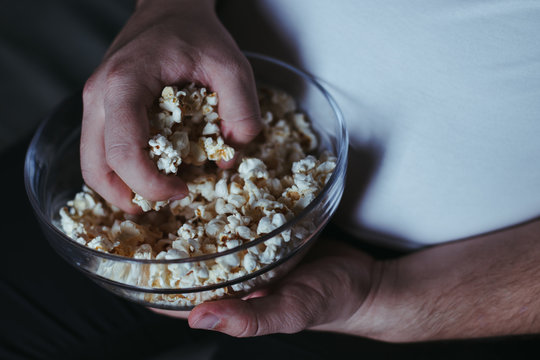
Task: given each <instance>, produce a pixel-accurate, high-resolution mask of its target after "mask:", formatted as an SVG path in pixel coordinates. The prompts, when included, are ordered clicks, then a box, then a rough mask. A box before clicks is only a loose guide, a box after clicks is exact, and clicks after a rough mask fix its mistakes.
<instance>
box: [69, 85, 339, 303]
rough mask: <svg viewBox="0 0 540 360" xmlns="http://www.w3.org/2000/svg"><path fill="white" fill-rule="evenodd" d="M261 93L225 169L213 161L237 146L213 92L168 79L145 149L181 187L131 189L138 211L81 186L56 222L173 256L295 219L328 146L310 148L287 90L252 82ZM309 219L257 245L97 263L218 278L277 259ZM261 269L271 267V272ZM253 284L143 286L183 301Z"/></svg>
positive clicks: (161, 276) (104, 247) (96, 241)
mask: <svg viewBox="0 0 540 360" xmlns="http://www.w3.org/2000/svg"><path fill="white" fill-rule="evenodd" d="M258 94H259V103H260V107H261V114H262V119H263V130H262V132H261V134H260V135H259V137H257V138H256V139H255V140H254V141H253V142H252V143H251V144H249V145H248V146H247V147H246V148H244V149H243V150H242V151H241V153H240V154H239V155H240V156H239V159H240V161H239V165H238V166H236V167H235V168H233V169H229V170H223V169H220V168H218V167H217V166H216V164H215V162H216V161H219V160H230V159H232V158H233V156H234V155H235V150H234V149H233V148H232V147H230V146H229V145H227V144H226V142H225V141H224V139H223V138H222V136H221V131H220V126H219V125H220V121H221V119H220V118H219V115H218V114H217V112H216V108H217V104H218V98H217V95H216V94H215V93H211V92H208V91H207V90H206V89H205V88H198V87H196V86H195V85H193V84H192V85H190V86H188V87H186V88H184V89H181V90H178V89H177V88H175V87H165V88H164V89H163V92H162V95H161V97H160V99H159V105H158V109H159V110H157V111H155V112H154V113H152V114H150V125H151V134H150V135H151V136H150V139H149V141H148V151H149V156H150V158H152V159H153V160H154V161H155V163H156V166H157V167H158V169H159V170H160V171H162V172H164V173H166V174H177V175H178V176H181V178H182V179H183V180H184V181H185V182H186V184H187V185H188V189H189V194H188V196H186V197H185V198H184V199H181V200H177V201H174V202H171V203H168V202H167V201H158V202H152V201H148V200H145V199H143V198H142V197H141V196H140V195H138V194H134V198H133V202H135V203H136V204H138V205H139V206H141V208H142V209H143V210H144V211H145V213H144V214H142V215H137V216H135V215H129V214H126V213H124V212H122V211H121V210H119V209H118V208H116V207H115V206H113V205H111V204H109V203H107V202H106V201H105V200H104V199H102V198H101V197H100V196H99V195H98V194H96V193H95V192H93V191H92V190H91V189H90V188H88V187H87V186H83V189H82V192H80V193H78V194H77V195H76V196H75V198H74V199H73V200H70V201H69V202H68V203H67V206H65V207H63V208H62V209H61V210H60V217H61V227H62V229H63V231H64V232H65V233H66V234H67V235H68V236H69V237H70V238H72V239H73V240H74V241H76V242H78V243H80V244H82V245H85V246H88V247H90V248H92V249H94V250H97V251H102V252H106V253H110V254H116V255H121V256H125V257H129V258H134V259H147V260H152V259H154V260H175V259H188V258H195V257H198V256H201V255H207V254H215V253H219V252H223V251H227V250H230V249H234V248H236V247H238V246H240V245H242V244H245V243H248V242H251V241H253V240H254V239H257V238H259V237H260V236H263V235H265V234H268V233H270V232H272V231H274V230H275V229H278V228H280V227H281V226H282V225H284V224H286V223H287V222H288V221H290V220H292V219H293V218H294V217H295V216H296V215H298V214H299V213H300V212H301V211H302V210H303V209H304V208H305V207H306V206H308V205H309V203H311V202H312V201H313V200H314V199H315V197H316V196H317V195H318V194H319V192H320V191H321V189H322V188H323V187H324V186H325V184H326V183H327V182H328V180H329V178H330V176H331V174H332V172H333V171H334V168H335V166H336V158H335V157H334V156H333V155H332V154H330V153H328V152H324V153H322V154H319V155H318V156H316V155H314V154H313V152H314V150H315V149H316V148H317V144H318V140H317V136H316V135H315V133H314V132H313V130H312V128H311V126H310V123H309V121H308V119H307V117H306V116H305V115H304V114H302V113H301V112H299V111H298V110H297V109H296V104H295V102H294V99H293V98H292V97H291V96H290V95H288V94H286V93H284V92H282V91H278V90H275V89H269V88H261V89H259V93H258ZM181 164H183V165H182V167H180V165H181ZM171 176H174V175H171ZM312 225H313V224H312ZM313 227H314V226H310V225H305V224H296V225H295V226H292V227H288V228H286V229H285V230H283V231H281V232H279V233H278V234H277V235H276V236H273V237H272V238H270V239H268V240H266V241H264V242H261V243H259V244H257V245H255V246H250V247H248V248H246V249H244V250H240V251H237V252H231V253H230V254H227V255H225V256H218V257H215V258H212V259H210V260H204V261H202V260H201V261H191V262H189V261H188V262H179V263H165V264H155V263H152V264H146V263H145V264H142V265H140V264H135V263H122V262H120V263H119V262H114V261H110V260H107V259H103V261H102V263H100V264H98V265H97V266H96V268H95V272H96V273H97V274H98V275H100V276H102V277H104V278H107V279H110V280H113V281H117V282H121V283H123V284H128V285H134V286H139V287H143V288H151V289H155V288H162V289H183V288H194V287H200V286H208V285H213V284H219V283H222V282H226V281H230V280H232V279H236V278H240V277H243V276H245V275H248V274H251V273H254V272H256V271H259V270H261V269H264V268H265V267H267V266H268V265H270V264H272V263H275V262H276V261H278V260H279V259H281V258H283V257H284V256H285V255H286V254H288V253H289V252H291V251H293V249H295V248H296V247H297V245H298V244H299V243H300V242H302V241H303V240H304V239H305V238H306V237H308V236H310V235H312V233H313V231H314V228H313ZM263 275H264V276H265V277H272V276H273V275H272V272H267V273H265V274H263ZM252 286H255V283H253V282H242V283H239V284H237V285H233V286H232V287H227V288H218V289H215V290H212V291H206V292H205V293H204V295H202V294H197V293H191V294H183V295H177V294H171V295H162V294H142V295H141V296H144V299H145V301H149V302H152V303H166V304H179V305H187V306H189V305H196V304H198V303H200V302H202V301H205V300H210V299H215V298H220V297H223V296H225V295H227V293H230V292H236V291H238V292H240V291H247V290H249V289H250V288H251V287H252Z"/></svg>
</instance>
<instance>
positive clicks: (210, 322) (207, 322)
mask: <svg viewBox="0 0 540 360" xmlns="http://www.w3.org/2000/svg"><path fill="white" fill-rule="evenodd" d="M218 324H219V318H218V317H217V316H215V315H214V314H204V315H203V316H201V317H200V318H198V319H197V321H195V323H194V324H193V325H192V327H193V328H195V329H208V330H212V329H214V328H215V327H216V326H217V325H218Z"/></svg>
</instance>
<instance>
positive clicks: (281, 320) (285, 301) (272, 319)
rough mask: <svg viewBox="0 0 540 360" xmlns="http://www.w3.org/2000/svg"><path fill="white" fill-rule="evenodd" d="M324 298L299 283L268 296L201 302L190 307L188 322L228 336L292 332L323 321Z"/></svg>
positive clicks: (193, 325)
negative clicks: (194, 306) (191, 308)
mask: <svg viewBox="0 0 540 360" xmlns="http://www.w3.org/2000/svg"><path fill="white" fill-rule="evenodd" d="M325 304H326V300H325V299H324V298H323V297H322V296H321V293H319V292H317V291H316V290H314V289H313V288H311V287H308V286H304V285H302V284H300V283H297V284H289V285H287V287H286V289H283V290H280V291H278V292H277V293H274V294H271V295H268V296H255V297H251V298H249V299H245V300H241V299H230V300H221V301H215V302H209V303H204V304H201V305H199V306H197V307H196V308H194V309H193V310H192V311H191V314H190V315H189V318H188V320H189V325H190V326H191V327H193V328H198V329H208V330H216V331H220V332H223V333H226V334H229V335H231V336H237V337H251V336H260V335H266V334H272V333H295V332H298V331H301V330H303V329H306V328H308V327H310V326H313V325H317V324H318V323H319V321H322V320H323V319H322V317H321V316H319V315H320V314H321V313H322V312H324V311H325V308H326V305H325Z"/></svg>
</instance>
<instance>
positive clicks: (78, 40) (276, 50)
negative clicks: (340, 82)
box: [0, 0, 540, 359]
mask: <svg viewBox="0 0 540 360" xmlns="http://www.w3.org/2000/svg"><path fill="white" fill-rule="evenodd" d="M245 3H246V7H245V13H243V14H230V13H227V11H228V9H227V7H226V6H225V5H222V4H219V5H218V10H219V11H220V13H221V14H225V15H226V18H227V19H228V20H227V21H225V24H226V25H227V27H228V28H229V29H230V30H231V31H232V33H233V35H235V37H236V38H237V39H238V41H239V44H240V46H241V47H242V48H243V49H246V50H255V51H259V52H263V53H267V54H269V55H274V56H277V57H280V58H282V59H285V60H288V61H291V62H293V63H296V64H297V65H300V66H301V64H299V60H298V59H297V58H296V55H295V53H294V49H293V48H291V46H289V44H288V42H287V39H282V38H279V37H278V35H276V33H275V32H274V31H273V29H271V28H270V27H268V26H267V25H266V24H265V22H264V14H261V13H260V12H259V11H258V9H257V8H256V6H255V5H253V4H251V3H250V2H245ZM132 7H133V4H132V1H126V0H114V1H107V0H103V1H92V0H78V1H69V0H63V1H60V0H49V1H30V0H20V1H16V2H15V1H13V2H10V3H7V2H4V3H3V4H2V5H1V7H0V9H1V10H0V80H1V83H0V95H1V96H0V104H1V105H0V119H1V120H0V161H1V162H0V163H1V164H2V166H3V169H4V170H2V172H1V173H2V179H1V181H2V189H3V196H2V199H3V200H4V201H3V204H4V205H3V206H2V207H0V226H1V228H2V230H3V232H2V235H3V236H2V240H1V245H0V246H1V247H0V249H1V254H2V261H1V262H0V274H1V276H0V289H1V300H0V301H1V302H0V319H1V320H0V321H1V327H0V335H1V336H0V358H1V359H19V358H20V359H34V358H41V359H62V358H67V359H86V358H88V359H97V358H99V359H109V358H131V359H139V358H140V359H176V358H182V359H224V358H234V359H244V358H245V359H276V358H278V359H279V358H282V359H289V358H290V359H292V358H294V359H334V358H337V359H339V358H345V357H354V358H360V357H362V358H368V359H370V358H375V357H377V358H397V357H405V358H408V357H415V358H420V359H424V358H425V359H427V358H430V359H431V358H437V359H454V358H464V359H469V358H471V359H472V358H475V359H478V358H480V359H484V358H485V359H503V358H510V357H512V358H521V357H525V354H526V353H527V350H533V353H534V351H535V350H536V349H537V348H538V345H540V342H539V337H538V336H521V337H511V338H496V339H479V340H469V341H444V342H431V343H420V344H386V343H382V342H377V341H371V340H367V339H361V338H356V337H352V336H344V335H338V334H327V333H316V332H309V331H305V332H301V333H299V334H294V335H285V334H278V335H271V336H264V337H259V338H252V339H235V338H231V337H229V336H226V335H222V334H217V333H212V332H206V331H199V330H191V329H189V327H188V326H187V323H186V321H184V320H178V319H171V318H166V317H162V316H159V315H156V314H154V313H152V312H150V311H148V310H146V309H145V308H143V307H141V306H139V305H136V304H132V303H129V302H127V301H124V300H122V299H120V298H118V297H116V296H114V295H112V294H110V293H108V292H106V291H105V290H102V289H101V288H99V287H97V286H96V285H95V284H94V283H92V282H91V281H90V280H88V279H87V278H86V277H85V276H83V275H82V274H81V273H79V272H78V271H77V270H75V269H74V268H72V267H70V266H69V265H68V264H67V263H65V262H64V261H63V260H62V259H60V257H59V256H58V255H56V254H55V253H54V252H53V250H52V249H51V248H50V246H49V245H48V243H47V242H46V240H45V238H44V236H43V235H42V232H41V229H40V228H39V226H38V224H37V222H36V220H35V218H34V214H33V212H32V209H31V206H30V204H29V202H28V198H27V196H26V193H25V189H24V182H23V162H24V155H25V151H26V148H27V146H28V143H29V141H30V138H31V135H32V133H33V131H34V130H35V127H36V126H37V124H38V123H39V122H40V121H41V120H42V119H44V118H45V117H46V116H49V115H50V114H51V113H53V109H54V108H55V107H56V106H58V104H59V103H60V102H61V101H62V100H63V99H64V98H66V97H67V96H69V95H71V94H73V93H76V92H78V91H80V89H81V88H82V86H83V84H84V82H85V80H86V79H87V78H88V76H90V74H91V73H92V71H93V70H94V69H95V67H96V66H97V65H98V64H99V62H100V60H101V57H102V56H103V53H104V52H105V50H106V48H107V46H108V44H109V43H110V42H111V41H112V39H113V37H114V36H115V34H116V33H117V32H118V31H119V29H120V28H121V26H122V24H123V23H124V22H125V21H126V20H127V18H128V16H129V14H130V11H131V9H132ZM250 24H257V26H259V27H261V28H263V29H265V30H266V31H267V32H268V38H269V39H270V40H269V42H264V43H262V42H261V41H259V40H260V39H251V38H250V37H249V36H246V33H245V32H243V30H242V29H243V27H245V26H250ZM269 44H273V45H269ZM270 49H271V51H270ZM328 231H338V230H336V229H334V228H330V229H328ZM341 235H342V236H343V237H346V235H345V234H341ZM366 250H368V251H370V252H372V253H373V254H375V255H376V256H380V257H386V256H394V255H395V254H392V253H389V252H386V251H385V250H383V249H375V248H366ZM536 353H538V350H536Z"/></svg>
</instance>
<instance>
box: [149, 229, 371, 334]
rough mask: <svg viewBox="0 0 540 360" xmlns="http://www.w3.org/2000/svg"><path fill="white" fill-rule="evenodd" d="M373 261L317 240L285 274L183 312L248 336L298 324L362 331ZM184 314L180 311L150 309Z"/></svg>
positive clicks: (206, 325)
mask: <svg viewBox="0 0 540 360" xmlns="http://www.w3.org/2000/svg"><path fill="white" fill-rule="evenodd" d="M377 279H378V265H377V263H376V262H375V261H374V260H373V259H372V258H371V257H369V256H368V255H366V254H364V253H362V252H361V251H358V250H356V249H354V248H352V247H350V246H348V245H346V244H344V243H342V242H339V241H332V240H326V239H324V240H323V239H321V241H320V242H319V243H318V244H316V245H315V247H314V248H313V249H312V250H310V252H309V253H308V255H307V257H306V258H305V259H304V260H303V261H302V263H301V264H300V265H298V266H297V267H296V268H295V269H294V270H293V271H292V272H291V273H290V274H288V275H287V276H286V277H284V278H283V279H280V280H279V282H277V283H276V285H275V286H274V287H272V288H270V289H266V290H263V291H258V292H256V293H254V294H251V295H250V296H248V297H246V298H244V299H226V300H218V301H213V302H207V303H203V304H201V305H198V306H197V307H195V308H194V309H193V310H192V311H191V313H190V314H189V318H188V321H189V324H190V326H191V327H193V328H203V329H211V330H216V331H220V332H223V333H226V334H229V335H232V336H237V337H248V336H259V335H265V334H270V333H294V332H298V331H301V330H304V329H314V330H325V331H333V332H343V333H354V334H359V335H366V334H368V333H369V330H370V329H368V326H366V327H365V329H362V328H361V326H362V325H361V321H358V319H361V318H362V317H363V313H364V311H365V308H366V306H367V304H368V303H369V297H370V295H371V290H372V289H374V288H375V286H374V284H375V283H376V282H377ZM156 311H157V312H159V313H162V314H166V315H169V316H175V317H180V318H185V316H186V313H185V312H176V311H168V310H156Z"/></svg>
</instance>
